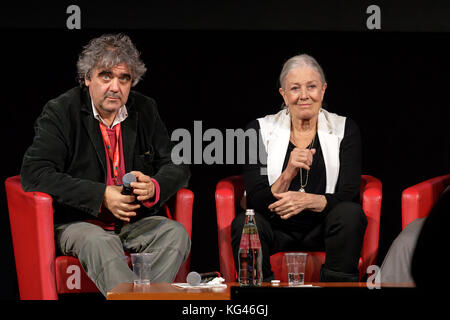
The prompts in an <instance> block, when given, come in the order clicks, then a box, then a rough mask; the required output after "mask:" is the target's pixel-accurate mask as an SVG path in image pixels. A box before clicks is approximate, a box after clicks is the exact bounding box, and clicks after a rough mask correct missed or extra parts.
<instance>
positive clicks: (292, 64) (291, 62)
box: [280, 54, 326, 89]
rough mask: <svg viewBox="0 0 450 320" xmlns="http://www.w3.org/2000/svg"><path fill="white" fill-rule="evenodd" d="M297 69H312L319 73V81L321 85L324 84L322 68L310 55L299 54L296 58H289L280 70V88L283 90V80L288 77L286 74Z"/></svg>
mask: <svg viewBox="0 0 450 320" xmlns="http://www.w3.org/2000/svg"><path fill="white" fill-rule="evenodd" d="M299 67H310V68H313V69H314V70H316V71H317V73H319V75H320V79H321V81H322V84H324V83H326V80H325V73H324V72H323V70H322V67H321V66H320V64H319V63H318V62H317V60H316V59H314V58H313V57H311V56H310V55H307V54H300V55H297V56H293V57H292V58H289V59H288V60H287V61H286V62H285V63H284V65H283V69H282V70H281V73H280V86H281V88H283V89H284V85H285V83H284V82H285V80H286V76H287V75H288V73H289V72H290V71H291V70H293V69H296V68H299Z"/></svg>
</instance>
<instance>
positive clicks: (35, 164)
mask: <svg viewBox="0 0 450 320" xmlns="http://www.w3.org/2000/svg"><path fill="white" fill-rule="evenodd" d="M77 67H78V76H79V82H80V86H77V87H75V88H72V89H70V90H68V91H67V92H65V93H63V94H62V95H60V96H59V97H57V98H55V99H52V100H50V101H49V102H48V103H47V104H46V105H45V106H44V109H43V111H42V113H41V115H40V116H39V118H38V119H37V120H36V124H35V130H36V136H35V138H34V140H33V143H32V145H31V146H30V147H29V148H28V150H27V151H26V153H25V155H24V159H23V164H22V170H21V178H22V186H23V188H24V189H25V190H26V191H40V192H45V193H48V194H50V195H51V196H52V197H53V200H54V201H53V205H54V223H55V236H56V241H55V244H56V247H57V250H58V252H60V253H61V254H63V255H73V256H75V257H77V258H78V259H79V260H80V263H81V265H82V266H83V268H84V270H85V271H86V273H87V275H88V276H89V277H90V279H92V281H93V282H94V283H95V284H96V285H97V287H98V289H99V290H100V291H101V292H102V293H103V294H104V295H106V293H107V292H108V291H109V290H111V289H112V288H114V287H115V286H116V285H118V284H119V283H121V282H133V280H135V279H136V275H135V274H134V273H133V271H131V270H130V268H129V267H128V264H127V262H126V260H125V255H124V250H126V251H128V252H132V253H133V252H138V253H151V254H152V274H151V279H150V280H151V281H156V282H172V281H173V280H174V278H175V276H176V274H177V272H178V270H179V268H180V266H181V264H182V263H183V262H184V261H185V260H186V258H187V256H188V254H189V250H190V243H191V242H190V238H189V236H188V234H187V232H186V230H185V229H184V227H183V226H182V225H181V224H179V223H178V222H175V221H173V220H169V219H168V218H167V217H165V213H164V212H163V211H162V210H163V204H164V203H165V202H166V201H167V200H168V199H169V198H170V197H171V196H172V195H174V194H175V193H176V192H177V190H179V189H180V188H181V187H184V186H186V185H187V183H188V180H189V176H190V174H189V169H188V167H187V166H185V165H175V164H174V163H173V162H172V160H171V148H172V147H171V145H172V144H171V141H170V139H169V136H168V133H167V130H166V127H165V125H164V123H163V122H162V120H161V118H160V116H159V113H158V108H157V106H156V103H155V101H154V100H153V99H152V98H150V97H147V96H145V95H143V94H141V93H138V92H136V91H133V90H131V87H132V86H134V85H136V84H137V83H138V82H139V80H140V79H141V78H142V76H143V74H144V73H145V70H146V69H145V65H144V63H143V62H142V61H141V59H140V57H139V52H138V51H137V49H136V47H135V46H134V44H133V43H132V42H131V39H130V38H129V37H128V36H126V35H124V34H107V35H103V36H100V37H98V38H95V39H93V40H91V41H90V42H89V43H88V44H87V45H86V46H85V47H84V49H83V51H82V52H81V54H80V56H79V59H78V63H77ZM127 172H128V173H131V174H132V175H134V177H135V182H131V181H130V180H128V183H130V182H131V183H130V186H131V187H132V188H133V191H132V193H131V194H122V190H123V186H122V184H123V183H124V182H126V179H125V178H124V176H125V173H127ZM122 179H123V181H122Z"/></svg>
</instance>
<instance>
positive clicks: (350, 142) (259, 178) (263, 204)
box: [243, 118, 361, 231]
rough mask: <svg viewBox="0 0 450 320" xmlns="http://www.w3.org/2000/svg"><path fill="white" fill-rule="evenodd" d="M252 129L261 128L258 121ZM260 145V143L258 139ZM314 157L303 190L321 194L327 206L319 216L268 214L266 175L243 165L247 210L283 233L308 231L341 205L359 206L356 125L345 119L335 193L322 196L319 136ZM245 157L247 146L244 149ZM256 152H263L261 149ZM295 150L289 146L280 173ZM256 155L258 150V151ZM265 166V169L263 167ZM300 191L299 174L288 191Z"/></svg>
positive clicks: (323, 179) (323, 176)
mask: <svg viewBox="0 0 450 320" xmlns="http://www.w3.org/2000/svg"><path fill="white" fill-rule="evenodd" d="M250 128H253V129H255V130H257V131H258V132H259V129H260V126H259V122H258V121H257V120H254V121H252V122H250V123H249V124H248V126H247V129H250ZM260 141H262V139H260ZM313 147H314V148H315V149H316V154H315V155H314V156H313V163H312V165H311V167H310V168H311V169H310V172H309V178H308V184H307V185H306V187H305V191H306V192H307V193H313V194H322V195H325V197H326V199H327V206H326V207H325V209H324V211H323V212H321V213H318V212H312V211H309V210H305V211H303V212H300V213H299V214H297V215H295V216H292V217H291V218H289V219H287V220H283V219H281V218H280V217H279V216H278V215H277V214H276V213H273V212H271V211H270V210H269V209H268V206H269V205H270V204H271V203H274V202H276V201H277V198H275V197H274V196H273V194H272V192H271V190H270V185H269V180H268V177H267V175H261V167H262V166H263V165H262V164H261V163H259V161H258V163H257V164H246V165H245V166H244V168H243V174H244V181H245V188H246V192H247V207H248V208H252V209H254V210H255V211H257V212H259V213H261V214H263V215H265V216H266V217H267V218H268V219H269V221H270V222H271V224H272V225H274V226H278V227H280V228H283V229H289V230H296V231H307V230H310V229H311V228H312V227H314V226H315V225H317V223H319V222H320V221H321V220H322V219H323V217H324V215H325V214H326V213H327V212H328V211H329V210H330V209H331V208H333V207H334V206H335V205H336V204H337V203H339V202H341V201H354V202H359V194H360V186H361V137H360V132H359V128H358V126H357V125H356V123H355V122H354V121H353V120H351V119H349V118H347V119H346V123H345V133H344V138H343V140H342V141H341V145H340V149H339V160H340V167H339V177H338V181H337V184H336V188H335V193H333V194H330V193H325V188H326V170H325V162H324V158H323V154H322V149H321V146H320V140H319V136H318V135H317V134H316V139H315V142H314V146H313ZM246 148H247V154H248V152H249V150H248V144H247V146H246ZM259 148H263V150H265V149H264V146H263V145H260V146H259ZM294 148H295V146H294V145H293V144H292V143H291V142H289V146H288V148H287V150H286V155H285V159H284V164H283V169H282V171H284V170H285V169H286V166H287V164H288V161H289V156H290V153H291V151H292V150H293V149H294ZM258 154H259V150H258ZM264 166H265V165H264ZM302 170H303V171H302V177H303V184H305V182H306V170H304V169H302ZM299 189H300V172H299V173H298V174H297V176H296V177H295V178H294V179H293V180H292V182H291V185H290V186H289V191H298V190H299Z"/></svg>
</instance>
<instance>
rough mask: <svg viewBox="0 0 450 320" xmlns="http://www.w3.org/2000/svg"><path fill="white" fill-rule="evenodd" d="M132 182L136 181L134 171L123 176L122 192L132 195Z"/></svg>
mask: <svg viewBox="0 0 450 320" xmlns="http://www.w3.org/2000/svg"><path fill="white" fill-rule="evenodd" d="M132 182H136V176H135V175H134V174H132V173H127V174H125V175H124V176H123V178H122V183H123V188H122V194H124V195H127V196H131V195H132V194H133V188H132V187H131V186H130V184H131V183H132Z"/></svg>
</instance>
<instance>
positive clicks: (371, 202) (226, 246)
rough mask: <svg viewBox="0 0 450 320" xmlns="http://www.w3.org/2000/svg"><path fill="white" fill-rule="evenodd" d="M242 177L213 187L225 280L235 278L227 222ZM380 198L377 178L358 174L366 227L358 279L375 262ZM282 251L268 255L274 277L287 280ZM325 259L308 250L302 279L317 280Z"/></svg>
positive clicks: (239, 196) (236, 204)
mask: <svg viewBox="0 0 450 320" xmlns="http://www.w3.org/2000/svg"><path fill="white" fill-rule="evenodd" d="M244 189H245V187H244V182H243V179H242V176H232V177H228V178H224V179H222V180H220V181H219V183H218V184H217V186H216V194H215V197H216V213H217V227H218V238H219V257H220V258H219V259H220V270H221V273H222V275H223V277H224V278H225V279H226V280H227V281H235V280H236V276H237V273H236V268H235V266H234V260H233V253H232V248H231V232H230V228H231V222H232V221H233V219H234V217H235V213H236V208H239V206H240V202H241V199H242V196H243V194H244ZM381 200H382V186H381V181H380V180H378V179H377V178H374V177H372V176H368V175H363V176H361V203H362V207H363V210H364V213H365V214H366V216H367V221H368V224H367V228H366V232H365V235H364V242H363V247H362V250H361V258H360V259H359V266H358V269H359V273H360V278H361V277H362V275H364V274H365V272H366V270H367V267H368V266H370V265H371V264H374V263H375V259H376V257H377V253H378V240H379V231H380V212H381ZM284 254H285V252H279V253H276V254H274V255H272V256H271V257H270V263H271V266H272V271H273V272H274V275H275V278H276V279H279V280H281V281H287V272H286V263H285V259H284ZM324 262H325V252H308V259H307V262H306V272H305V281H307V282H316V281H319V279H320V267H321V266H322V264H323V263H324Z"/></svg>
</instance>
